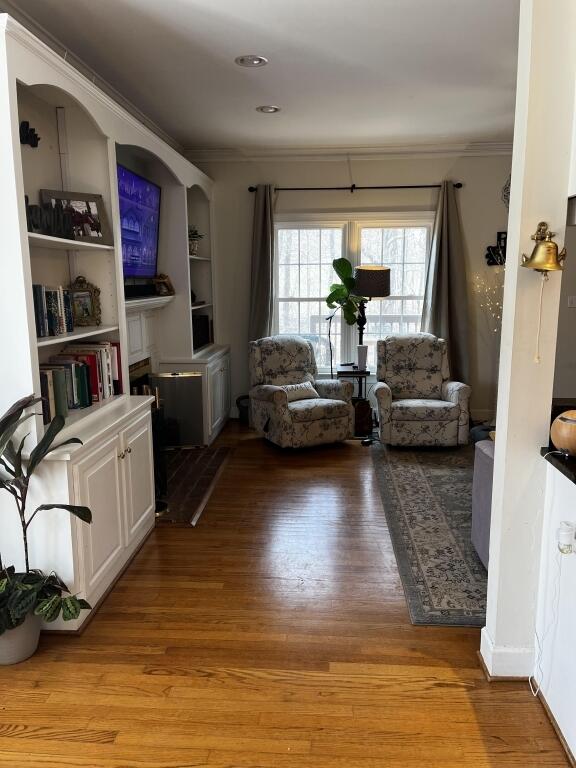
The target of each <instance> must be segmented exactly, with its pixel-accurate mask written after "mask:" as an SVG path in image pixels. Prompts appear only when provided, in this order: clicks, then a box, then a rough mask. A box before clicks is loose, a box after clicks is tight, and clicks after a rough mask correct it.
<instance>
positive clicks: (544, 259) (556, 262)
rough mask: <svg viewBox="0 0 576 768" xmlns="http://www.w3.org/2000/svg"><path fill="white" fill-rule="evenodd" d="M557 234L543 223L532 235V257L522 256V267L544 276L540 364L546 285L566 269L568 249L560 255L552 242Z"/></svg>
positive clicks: (563, 250) (539, 315) (538, 333)
mask: <svg viewBox="0 0 576 768" xmlns="http://www.w3.org/2000/svg"><path fill="white" fill-rule="evenodd" d="M555 234H556V233H555V232H551V231H550V230H549V229H548V224H547V222H545V221H541V222H540V223H539V224H538V227H537V228H536V232H535V233H534V234H533V235H532V240H534V241H535V242H536V245H535V246H534V248H533V250H532V253H531V254H530V257H528V256H526V254H525V253H523V254H522V264H521V266H522V267H526V268H527V269H533V270H534V271H535V272H539V273H540V275H541V276H542V282H541V285H540V300H539V302H538V331H537V333H536V351H535V354H534V362H535V363H540V360H541V358H540V330H541V327H542V302H543V299H544V283H545V282H546V281H547V280H548V277H549V273H550V272H561V271H562V270H563V269H564V260H565V259H566V248H562V250H561V251H560V253H558V245H557V244H556V243H555V242H554V240H552V238H553V237H554V235H555Z"/></svg>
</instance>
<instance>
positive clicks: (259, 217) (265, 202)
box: [248, 184, 274, 341]
mask: <svg viewBox="0 0 576 768" xmlns="http://www.w3.org/2000/svg"><path fill="white" fill-rule="evenodd" d="M273 209H274V187H273V186H272V185H271V184H259V185H258V186H257V187H256V192H255V193H254V230H253V235H252V269H251V277H250V322H249V325H248V331H249V334H250V336H249V338H250V341H254V340H256V339H260V338H262V337H263V336H270V333H271V332H272V310H273V301H274V296H273V287H274V210H273Z"/></svg>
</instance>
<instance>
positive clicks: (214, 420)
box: [208, 360, 222, 435]
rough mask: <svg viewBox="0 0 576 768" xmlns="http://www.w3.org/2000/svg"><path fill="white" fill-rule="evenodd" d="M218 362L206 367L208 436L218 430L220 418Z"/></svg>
mask: <svg viewBox="0 0 576 768" xmlns="http://www.w3.org/2000/svg"><path fill="white" fill-rule="evenodd" d="M220 367H221V365H220V361H219V360H217V361H216V362H215V363H212V364H211V365H209V366H208V396H209V400H210V435H212V434H213V433H214V432H216V431H217V430H218V427H219V426H220V420H221V418H222V415H221V411H222V394H221V388H222V378H221V375H220Z"/></svg>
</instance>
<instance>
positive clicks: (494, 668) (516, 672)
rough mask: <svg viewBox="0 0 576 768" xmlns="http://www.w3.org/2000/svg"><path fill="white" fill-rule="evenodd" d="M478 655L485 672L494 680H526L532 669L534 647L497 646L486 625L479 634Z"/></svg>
mask: <svg viewBox="0 0 576 768" xmlns="http://www.w3.org/2000/svg"><path fill="white" fill-rule="evenodd" d="M480 657H481V659H482V667H483V669H484V670H485V674H486V676H487V678H488V680H490V681H491V682H495V681H496V680H528V679H529V678H530V676H531V674H532V671H533V669H534V649H533V648H521V647H516V648H515V647H510V646H497V645H494V643H493V642H492V638H491V637H490V635H489V634H488V631H487V629H486V627H482V632H481V634H480Z"/></svg>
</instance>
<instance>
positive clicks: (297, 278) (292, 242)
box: [276, 227, 343, 370]
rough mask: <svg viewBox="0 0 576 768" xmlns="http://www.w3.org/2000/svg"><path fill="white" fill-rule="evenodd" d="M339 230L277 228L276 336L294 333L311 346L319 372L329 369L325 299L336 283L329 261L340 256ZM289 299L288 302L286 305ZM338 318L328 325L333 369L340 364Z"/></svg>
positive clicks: (340, 241)
mask: <svg viewBox="0 0 576 768" xmlns="http://www.w3.org/2000/svg"><path fill="white" fill-rule="evenodd" d="M342 242H343V230H342V228H341V227H312V228H307V227H302V228H301V229H297V228H287V229H284V228H280V227H279V228H278V237H277V247H278V284H277V289H276V290H277V296H276V299H277V307H278V309H277V313H278V331H279V333H298V334H300V335H301V336H304V338H306V339H308V340H309V341H311V342H312V344H313V345H314V349H315V353H316V362H317V365H318V368H319V370H329V369H330V345H329V342H328V323H327V320H326V318H327V317H328V315H329V314H330V313H331V310H330V309H329V308H328V306H327V305H326V302H325V299H326V296H327V295H328V293H329V290H330V285H331V284H332V283H334V282H336V281H337V280H338V278H337V275H336V273H335V272H334V269H333V267H332V261H333V260H334V259H338V258H340V257H341V256H342ZM286 299H290V301H286ZM341 340H342V335H341V324H340V317H339V316H338V317H335V318H334V321H333V323H332V347H333V354H334V365H337V364H338V363H339V362H340V345H341Z"/></svg>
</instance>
